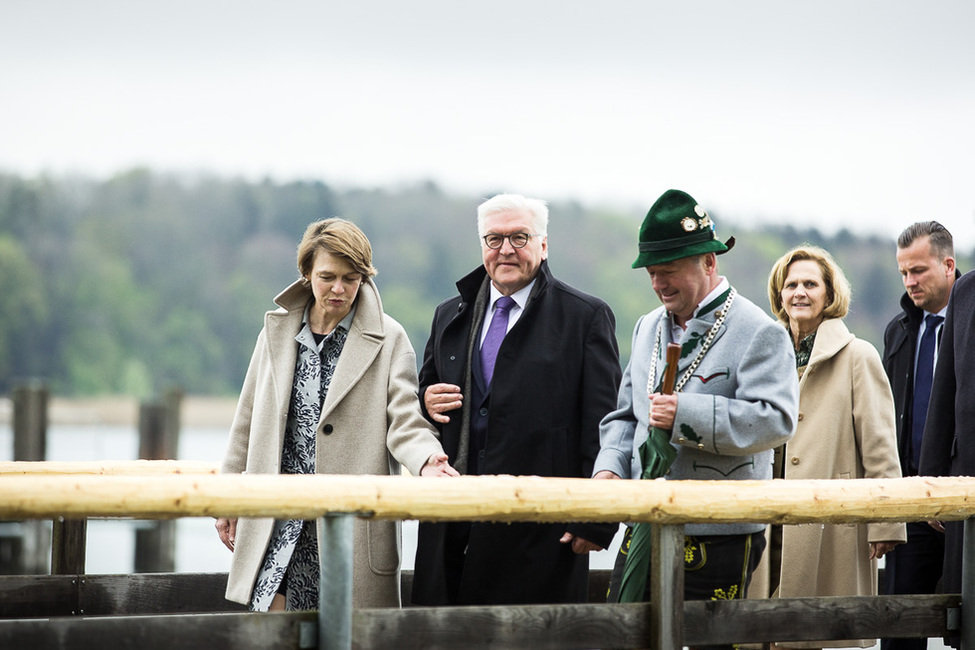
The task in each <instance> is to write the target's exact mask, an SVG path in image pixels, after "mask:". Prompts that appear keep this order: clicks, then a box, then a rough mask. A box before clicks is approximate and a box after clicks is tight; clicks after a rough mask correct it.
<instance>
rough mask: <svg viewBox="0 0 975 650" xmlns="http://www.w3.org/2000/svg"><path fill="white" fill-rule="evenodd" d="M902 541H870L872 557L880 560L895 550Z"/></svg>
mask: <svg viewBox="0 0 975 650" xmlns="http://www.w3.org/2000/svg"><path fill="white" fill-rule="evenodd" d="M898 544H900V542H870V559H871V560H879V559H880V558H882V557H883V556H885V555H887V554H888V553H890V552H891V551H893V550H894V547H895V546H897V545H898Z"/></svg>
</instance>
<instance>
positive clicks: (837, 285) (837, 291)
mask: <svg viewBox="0 0 975 650" xmlns="http://www.w3.org/2000/svg"><path fill="white" fill-rule="evenodd" d="M802 260H809V261H812V262H816V263H817V264H819V268H820V270H822V272H823V282H824V283H825V284H826V306H825V307H824V308H823V318H824V319H826V318H843V317H845V316H846V314H847V312H849V311H850V300H851V298H852V293H853V292H852V290H851V289H850V282H849V280H847V279H846V275H845V274H844V273H843V269H841V268H840V266H839V264H837V263H836V260H834V259H833V256H832V255H830V254H829V252H827V251H826V250H825V249H823V248H820V247H819V246H810V245H809V244H803V245H802V246H796V247H795V248H793V249H792V250H790V251H789V252H788V253H786V254H785V255H783V256H782V257H780V258H779V259H778V261H777V262H776V263H775V264H774V265H773V266H772V272H771V273H769V276H768V301H769V305H770V306H771V308H772V313H773V314H774V315H775V317H776V318H778V319H779V320H780V321H782V322H783V323H785V324H788V323H789V315H788V314H787V313H786V312H785V309H784V308H783V306H782V287H784V286H785V279H786V277H787V276H788V275H789V267H790V266H791V265H792V263H793V262H799V261H802Z"/></svg>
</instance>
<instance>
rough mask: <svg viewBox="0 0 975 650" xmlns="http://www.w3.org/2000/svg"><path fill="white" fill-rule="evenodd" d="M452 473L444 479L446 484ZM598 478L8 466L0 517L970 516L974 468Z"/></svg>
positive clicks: (792, 519)
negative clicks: (112, 472)
mask: <svg viewBox="0 0 975 650" xmlns="http://www.w3.org/2000/svg"><path fill="white" fill-rule="evenodd" d="M448 483H449V485H448ZM727 487H728V486H727V485H726V482H725V481H662V480H661V481H593V480H589V479H568V478H540V477H530V476H517V477H515V476H462V477H458V478H452V479H450V480H449V481H448V482H445V481H430V480H424V479H421V478H414V477H405V476H336V475H326V474H311V475H255V474H251V475H237V474H235V475H216V476H209V475H201V476H155V477H151V478H145V477H132V476H8V477H4V479H3V480H2V481H0V518H9V519H21V518H31V517H44V518H53V517H56V516H65V517H92V516H109V517H111V516H130V517H136V518H142V519H156V518H170V517H215V516H257V517H294V518H299V519H317V518H319V517H321V516H322V515H324V514H326V513H353V514H361V515H363V516H371V517H376V518H382V519H420V520H424V521H448V520H458V521H463V520H477V521H539V522H550V521H609V522H614V521H648V522H651V523H660V524H679V523H697V522H709V523H740V522H752V521H767V522H772V523H786V524H798V523H812V522H826V523H859V522H867V521H926V520H933V519H937V520H942V521H944V520H955V519H964V518H966V517H968V516H971V515H975V478H972V477H910V478H902V479H848V480H819V481H800V480H795V481H792V480H790V481H785V480H776V481H735V486H734V487H735V489H734V490H729V489H727Z"/></svg>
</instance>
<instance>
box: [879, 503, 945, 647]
mask: <svg viewBox="0 0 975 650" xmlns="http://www.w3.org/2000/svg"><path fill="white" fill-rule="evenodd" d="M944 557H945V536H944V533H939V532H938V531H936V530H935V529H934V528H931V526H928V525H927V524H926V523H923V522H920V523H918V522H912V523H909V524H907V543H906V544H900V545H899V546H896V547H895V548H894V550H893V551H891V552H890V553H888V554H887V555H886V556H884V584H885V590H884V591H885V593H887V594H892V595H893V594H933V593H937V588H938V581H939V580H941V573H942V570H943V568H944ZM880 647H881V650H924V649H925V648H927V647H928V640H927V639H881V641H880Z"/></svg>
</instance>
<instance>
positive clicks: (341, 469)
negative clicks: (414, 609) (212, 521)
mask: <svg viewBox="0 0 975 650" xmlns="http://www.w3.org/2000/svg"><path fill="white" fill-rule="evenodd" d="M298 270H299V272H300V273H301V279H300V280H299V281H297V282H295V283H294V284H293V285H291V286H290V287H288V288H287V289H285V290H284V291H283V292H282V293H281V294H280V295H278V297H277V298H275V303H277V305H278V306H279V307H280V308H279V309H277V310H274V311H270V312H268V313H267V314H266V315H265V317H264V328H263V330H262V331H261V333H260V335H259V336H258V339H257V346H256V348H255V350H254V354H253V356H252V358H251V362H250V367H249V368H248V370H247V376H246V378H245V379H244V386H243V388H242V390H241V395H240V400H239V402H238V405H237V414H236V417H235V418H234V423H233V425H232V428H231V433H230V442H229V445H228V448H227V455H226V458H225V460H224V463H223V468H222V471H223V472H235V473H239V472H246V473H248V474H277V473H281V474H311V473H324V474H398V473H399V472H400V466H401V464H402V465H404V466H406V468H407V469H409V470H410V472H412V473H413V474H414V475H416V474H421V475H423V476H447V475H450V476H456V475H457V472H456V471H454V470H453V468H451V467H450V465H448V464H447V456H446V455H445V454H444V453H443V448H442V447H441V445H440V442H439V440H438V439H437V433H436V430H435V429H434V428H433V426H432V425H430V424H429V423H428V422H427V421H426V419H425V418H424V417H423V416H422V415H421V414H420V403H419V400H418V399H417V395H416V391H417V377H416V357H415V355H414V352H413V347H412V346H411V345H410V341H409V339H408V338H407V336H406V332H405V331H404V330H403V328H402V327H401V326H400V324H399V323H397V322H396V321H395V320H393V319H392V318H390V317H389V316H387V315H386V314H385V313H383V307H382V301H381V300H380V298H379V291H378V290H377V289H376V285H375V284H373V282H372V276H373V275H375V274H376V270H375V269H374V268H373V266H372V247H371V246H370V244H369V240H368V239H367V238H366V236H365V234H363V232H362V231H361V230H359V228H358V227H356V226H355V225H354V224H352V223H351V222H349V221H345V220H344V219H326V220H323V221H318V222H315V223H313V224H311V225H310V226H308V229H307V230H306V232H305V235H304V237H303V239H302V241H301V243H300V244H299V246H298ZM216 527H217V532H218V534H219V536H220V539H221V541H223V543H224V544H225V545H226V546H227V547H228V548H230V549H231V550H232V551H233V553H234V556H233V561H232V563H231V567H230V577H229V580H228V584H227V594H226V596H227V598H228V599H229V600H233V601H237V602H240V603H245V604H249V605H250V607H251V609H253V610H257V611H266V610H268V609H272V610H274V609H285V608H287V609H316V608H317V607H318V576H319V563H318V557H319V553H323V552H324V553H327V552H328V549H324V548H322V547H321V544H320V542H319V541H318V540H317V536H316V526H315V522H314V521H309V522H305V521H300V520H272V519H240V520H239V521H238V520H236V519H226V518H221V519H218V520H217V523H216ZM399 534H400V532H399V522H392V521H366V520H357V521H356V523H355V528H354V540H353V543H354V546H355V559H354V562H353V605H354V606H356V607H390V606H392V607H396V606H398V605H399V604H400V585H399V566H400V558H399V548H400V541H399Z"/></svg>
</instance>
